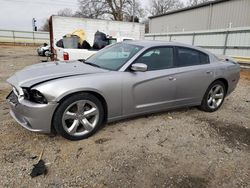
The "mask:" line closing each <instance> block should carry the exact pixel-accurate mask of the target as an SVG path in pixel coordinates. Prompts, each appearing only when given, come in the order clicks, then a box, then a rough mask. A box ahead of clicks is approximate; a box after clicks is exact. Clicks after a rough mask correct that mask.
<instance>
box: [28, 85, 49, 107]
mask: <svg viewBox="0 0 250 188" xmlns="http://www.w3.org/2000/svg"><path fill="white" fill-rule="evenodd" d="M23 93H24V98H25V99H27V100H29V101H32V102H35V103H40V104H46V103H48V101H47V99H46V98H45V97H44V96H43V94H42V93H41V92H40V91H38V90H36V89H31V90H30V89H28V88H23Z"/></svg>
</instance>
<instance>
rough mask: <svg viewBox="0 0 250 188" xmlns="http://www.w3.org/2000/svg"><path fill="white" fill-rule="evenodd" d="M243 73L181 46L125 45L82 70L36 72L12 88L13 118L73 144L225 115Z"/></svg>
mask: <svg viewBox="0 0 250 188" xmlns="http://www.w3.org/2000/svg"><path fill="white" fill-rule="evenodd" d="M239 75H240V66H239V65H238V64H237V63H236V62H234V61H231V60H228V61H223V60H219V59H218V58H217V57H216V56H215V55H213V54H212V53H209V52H207V51H205V50H203V49H201V48H198V47H193V46H189V45H184V44H179V43H167V42H156V41H126V42H122V43H117V44H114V45H111V46H108V47H106V48H104V49H102V50H101V51H99V52H98V53H96V54H95V55H93V56H91V57H90V58H88V59H87V60H85V61H84V62H80V61H74V62H71V63H65V62H50V63H43V64H36V65H32V66H29V67H26V68H25V69H23V70H21V71H19V72H17V73H16V74H15V75H13V76H12V77H10V78H9V79H8V80H7V81H8V82H9V83H10V84H11V85H12V87H13V91H12V92H11V93H10V94H9V95H8V97H7V99H8V101H9V105H10V113H11V115H12V117H13V118H14V119H15V120H16V121H17V122H18V123H19V124H21V125H22V126H23V127H25V128H26V129H28V130H30V131H35V132H43V133H50V132H51V131H52V130H54V129H55V130H56V131H57V132H58V133H59V134H61V135H62V136H63V137H65V138H67V139H70V140H79V139H84V138H87V137H89V136H91V135H92V134H94V133H95V132H96V131H97V130H98V129H99V128H100V127H101V126H102V125H103V124H105V123H106V122H112V121H116V120H120V119H124V118H128V117H133V116H138V115H142V114H150V113H154V112H159V111H164V110H168V109H173V108H177V107H184V106H198V107H199V108H200V109H202V110H203V111H206V112H214V111H216V110H218V109H219V108H220V106H221V105H222V103H223V101H224V98H225V97H226V96H227V95H229V94H230V93H231V92H232V91H233V90H234V89H235V87H236V85H237V83H238V80H239Z"/></svg>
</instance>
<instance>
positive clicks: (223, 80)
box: [210, 78, 228, 94]
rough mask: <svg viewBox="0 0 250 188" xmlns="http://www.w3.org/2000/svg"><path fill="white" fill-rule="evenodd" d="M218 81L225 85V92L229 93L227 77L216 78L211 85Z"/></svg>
mask: <svg viewBox="0 0 250 188" xmlns="http://www.w3.org/2000/svg"><path fill="white" fill-rule="evenodd" d="M216 81H221V82H222V83H223V84H224V85H225V89H226V91H225V92H226V94H227V91H228V81H227V79H225V78H216V79H215V80H214V81H213V82H212V83H211V84H210V85H212V84H213V83H214V82H216Z"/></svg>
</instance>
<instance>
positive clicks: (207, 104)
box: [200, 80, 226, 112]
mask: <svg viewBox="0 0 250 188" xmlns="http://www.w3.org/2000/svg"><path fill="white" fill-rule="evenodd" d="M225 95H226V89H225V84H224V83H223V82H221V81H219V80H218V81H215V82H213V83H212V84H211V85H210V86H209V87H208V89H207V91H206V93H205V95H204V97H203V100H202V103H201V106H200V109H201V110H203V111H205V112H214V111H216V110H218V109H219V108H220V107H221V105H222V103H223V101H224V98H225Z"/></svg>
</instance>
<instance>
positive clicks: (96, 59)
mask: <svg viewBox="0 0 250 188" xmlns="http://www.w3.org/2000/svg"><path fill="white" fill-rule="evenodd" d="M142 48H143V47H142V46H137V45H132V44H126V43H117V44H115V45H113V46H110V47H107V48H104V49H103V50H101V51H100V52H98V53H96V54H94V55H93V56H91V57H90V58H88V59H87V60H86V63H88V64H92V65H93V66H97V67H100V68H104V69H109V70H118V69H119V68H120V67H121V66H123V65H124V64H125V63H126V62H127V61H128V60H130V59H131V58H132V57H133V56H134V55H135V54H136V53H137V52H138V51H140V50H141V49H142Z"/></svg>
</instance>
